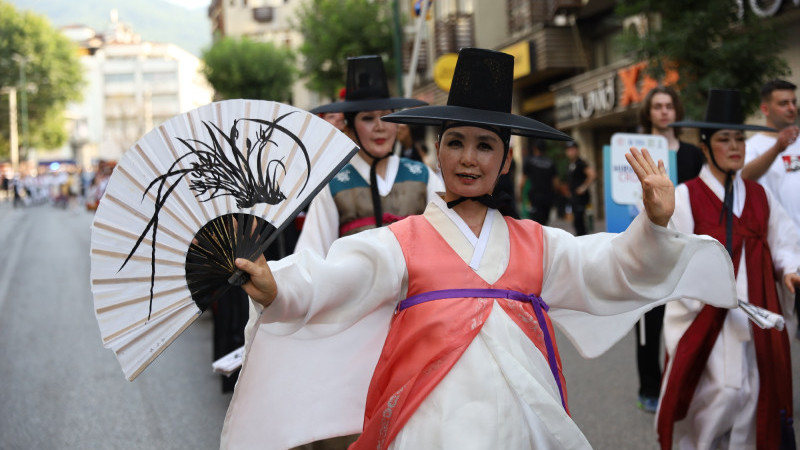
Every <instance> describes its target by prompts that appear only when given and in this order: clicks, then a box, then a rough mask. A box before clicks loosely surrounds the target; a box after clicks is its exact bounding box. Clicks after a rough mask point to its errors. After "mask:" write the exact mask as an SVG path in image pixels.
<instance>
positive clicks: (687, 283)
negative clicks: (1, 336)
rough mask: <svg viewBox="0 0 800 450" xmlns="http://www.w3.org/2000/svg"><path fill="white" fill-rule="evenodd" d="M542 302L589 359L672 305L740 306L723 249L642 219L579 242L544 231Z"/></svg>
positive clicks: (560, 232) (710, 241)
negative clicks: (644, 319)
mask: <svg viewBox="0 0 800 450" xmlns="http://www.w3.org/2000/svg"><path fill="white" fill-rule="evenodd" d="M542 298H543V299H544V301H545V302H546V303H547V304H548V305H549V306H550V307H551V310H550V317H551V318H552V319H553V321H554V322H555V323H556V324H557V325H558V326H559V327H560V328H561V330H562V331H563V332H564V333H565V334H566V335H567V337H569V339H570V340H571V341H572V343H573V344H574V345H575V347H576V348H577V349H578V351H579V352H580V353H581V354H582V355H583V356H584V357H590V358H591V357H596V356H599V355H600V354H602V353H603V352H605V351H606V350H608V349H609V348H610V347H611V346H612V345H614V344H615V343H616V342H617V341H619V339H621V338H622V337H623V336H624V335H625V334H627V333H628V331H630V329H631V327H632V326H633V325H634V324H635V323H636V321H637V320H638V319H639V317H641V315H642V314H644V313H645V312H647V311H648V310H650V309H651V308H653V307H654V306H657V305H659V304H663V303H665V302H667V301H672V300H677V299H680V298H690V299H696V300H699V301H702V302H704V303H708V304H712V305H715V306H719V307H724V308H734V307H736V306H737V304H736V287H735V280H734V276H733V265H732V264H731V262H730V258H728V254H727V252H726V251H725V248H724V247H723V246H722V245H721V244H720V243H719V242H718V241H716V240H714V239H712V238H710V237H707V236H696V235H689V234H684V233H680V232H677V231H674V230H669V229H667V228H664V227H660V226H657V225H654V224H652V223H651V222H650V221H649V219H648V218H647V216H646V215H645V214H640V215H639V216H637V217H636V218H635V219H634V221H633V222H632V223H631V225H630V226H629V227H628V229H627V230H626V231H625V232H623V233H620V234H619V235H610V234H607V233H598V234H592V235H587V236H581V237H578V238H576V237H574V236H572V235H570V234H569V233H567V232H565V231H563V230H557V229H553V228H547V227H545V250H544V284H543V286H542ZM612 315H614V316H612ZM603 316H612V317H603ZM601 330H602V331H601Z"/></svg>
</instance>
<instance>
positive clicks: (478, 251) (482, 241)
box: [433, 196, 499, 270]
mask: <svg viewBox="0 0 800 450" xmlns="http://www.w3.org/2000/svg"><path fill="white" fill-rule="evenodd" d="M433 204H435V205H436V206H438V207H439V209H441V210H442V212H444V213H445V215H446V216H447V217H448V218H449V219H450V220H451V221H452V222H453V223H454V224H455V225H456V227H458V229H459V231H461V233H462V234H463V235H464V237H465V238H466V239H467V241H468V242H469V243H470V245H472V248H473V249H474V250H473V252H472V259H471V260H470V262H469V266H470V267H471V268H472V270H478V267H480V264H481V260H482V259H483V255H484V253H486V244H487V243H488V242H489V234H491V232H492V224H494V218H495V215H496V214H495V213H497V210H495V209H492V208H489V209H488V210H487V211H486V218H485V219H484V220H483V226H482V227H481V233H480V236H475V233H473V232H472V230H471V229H470V227H469V225H467V223H466V222H465V221H464V219H462V218H461V216H460V215H458V213H457V212H455V211H453V210H452V209H451V208H448V207H447V204H446V203H445V201H444V199H443V198H441V197H439V196H435V197H434V199H433ZM498 214H499V213H498Z"/></svg>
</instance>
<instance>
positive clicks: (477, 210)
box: [222, 49, 736, 449]
mask: <svg viewBox="0 0 800 450" xmlns="http://www.w3.org/2000/svg"><path fill="white" fill-rule="evenodd" d="M512 82H513V57H512V56H510V55H507V54H504V53H499V52H495V51H490V50H483V49H462V50H461V51H460V53H459V57H458V62H457V64H456V68H455V73H454V78H453V83H452V88H451V91H450V95H449V98H448V102H447V105H445V106H427V107H421V108H414V109H410V110H407V111H404V112H398V113H394V114H390V115H389V116H386V117H385V118H384V119H385V120H387V121H396V122H403V123H411V124H423V125H434V126H438V127H440V136H439V139H438V142H437V144H436V149H437V153H438V155H437V158H438V163H439V165H440V167H441V171H442V175H443V178H444V185H445V189H444V193H443V195H442V196H441V197H436V198H434V199H433V201H432V202H431V203H430V204H428V206H427V208H426V209H425V212H424V213H423V214H422V215H419V216H411V217H408V218H406V219H404V220H401V221H399V222H396V223H394V224H392V225H390V226H388V227H384V228H379V229H373V230H367V231H364V232H361V233H358V234H355V235H352V236H348V237H344V238H341V239H339V240H337V241H336V242H335V243H334V244H333V245H332V246H331V248H330V250H329V251H328V253H327V257H325V258H323V257H321V256H320V255H319V254H317V253H315V252H311V251H301V252H298V253H295V254H294V255H292V256H290V257H287V258H285V259H283V260H280V261H272V262H269V263H267V262H266V261H265V260H264V259H263V258H261V259H259V260H257V261H256V262H250V261H246V260H237V266H238V267H239V268H241V269H242V270H244V271H246V272H248V273H249V274H250V276H251V279H250V281H249V282H248V283H246V284H245V285H244V286H243V287H244V288H245V290H246V291H247V293H248V294H249V295H250V297H251V299H252V300H253V301H254V302H256V303H257V304H258V305H259V309H261V311H260V314H259V319H258V323H257V325H256V328H255V331H254V334H253V337H252V343H251V345H250V347H249V348H248V352H249V353H248V356H247V359H246V360H245V365H244V367H243V369H242V374H241V375H240V379H239V384H238V385H237V388H236V391H235V393H234V397H233V399H232V401H231V405H230V407H229V410H228V415H227V417H226V422H225V426H224V429H223V434H222V447H223V448H251V447H261V448H285V447H290V446H293V445H300V444H302V443H304V442H309V441H312V440H316V439H321V438H325V437H330V436H338V435H344V434H351V433H362V434H361V437H360V438H359V440H358V441H357V442H356V443H355V444H353V446H351V448H354V449H361V448H394V449H419V448H425V449H437V448H467V449H472V448H474V449H490V448H591V447H590V444H589V442H588V441H587V440H586V438H585V437H584V436H583V434H582V433H581V431H580V430H579V429H578V427H577V425H576V424H575V423H574V422H573V421H572V420H571V418H570V416H569V407H568V396H567V389H566V385H565V383H564V376H563V374H562V372H561V362H560V358H559V354H558V346H557V344H556V342H555V336H554V332H553V323H555V324H558V325H559V326H560V328H561V329H562V330H563V331H564V332H565V333H566V334H567V335H568V336H569V337H570V339H571V340H572V341H573V342H574V344H575V345H576V346H577V347H578V349H579V350H580V351H581V353H582V354H583V355H585V356H590V357H591V356H597V355H599V354H601V353H602V352H603V351H605V350H606V349H608V348H609V347H610V346H611V345H613V344H614V343H615V342H616V341H618V340H619V339H620V338H621V337H623V336H624V335H625V333H626V332H627V330H629V329H630V326H632V325H633V323H635V322H636V320H638V318H639V317H640V316H641V314H643V313H644V312H645V311H646V310H648V309H649V308H651V307H653V306H655V305H657V304H661V303H664V302H667V301H670V300H675V299H677V298H681V297H688V298H694V299H699V300H702V301H704V302H707V303H709V304H713V305H715V306H718V307H734V306H736V299H735V286H734V278H733V268H732V265H731V264H730V260H729V258H728V255H727V253H726V252H725V249H724V248H723V247H722V246H721V245H720V244H719V243H718V242H717V241H716V240H714V239H711V238H708V237H703V236H692V235H686V234H682V233H677V232H675V231H670V230H668V229H667V228H665V226H666V225H667V223H668V221H669V219H670V216H671V215H672V211H673V208H674V187H673V185H672V183H671V182H670V181H669V178H668V176H667V174H666V171H665V169H664V165H663V163H662V162H659V163H658V164H656V163H655V162H654V161H653V160H652V159H651V158H650V156H649V154H648V152H647V151H646V150H642V151H641V152H640V151H639V150H637V149H631V153H630V154H629V155H627V158H628V160H629V162H630V163H631V165H632V166H633V168H634V171H635V172H636V174H637V176H638V177H639V179H640V180H641V183H642V189H643V193H644V206H645V211H644V212H643V213H642V214H640V216H639V217H637V218H636V219H635V220H634V221H633V223H632V224H631V226H630V227H629V229H628V230H626V231H625V232H624V233H621V234H619V235H615V234H607V233H597V234H592V235H587V236H583V237H575V236H573V235H571V234H570V233H568V232H566V231H563V230H560V229H556V228H549V227H543V226H541V225H539V224H537V223H536V222H533V221H529V220H514V219H511V218H509V217H504V216H502V215H501V214H500V213H499V212H498V211H497V210H496V209H495V208H493V204H494V202H495V201H496V200H497V199H496V198H494V197H493V196H492V195H491V193H492V192H493V191H494V187H495V185H496V183H497V179H498V177H499V176H500V175H501V174H502V173H504V172H507V171H508V169H509V165H510V160H511V156H512V155H511V149H510V136H511V135H512V134H513V135H525V136H530V137H534V138H543V139H557V140H569V139H570V138H569V136H567V135H565V134H563V133H561V132H559V131H557V130H554V129H552V128H550V127H547V126H545V125H543V124H541V123H539V122H537V121H535V120H532V119H529V118H526V117H522V116H517V115H514V114H511V112H510V111H511V95H512ZM551 320H552V322H551ZM364 323H366V324H368V325H370V326H369V327H364V326H362V327H361V328H360V329H361V335H360V336H358V337H348V338H347V339H342V338H341V336H342V334H343V333H342V331H344V330H349V329H350V327H352V326H353V325H354V324H364ZM344 334H346V333H344ZM275 339H279V340H280V339H284V340H290V341H291V340H294V341H298V342H300V341H309V340H310V341H314V340H316V341H330V342H334V343H336V344H338V346H339V348H338V351H337V352H336V354H335V355H331V354H330V353H331V350H332V347H329V346H326V347H325V348H324V350H318V348H317V347H315V346H313V345H302V346H301V348H303V350H304V352H303V353H299V352H295V351H294V350H295V348H294V347H292V346H291V345H286V346H285V347H282V348H278V349H276V348H275V347H274V346H273V345H272V343H273V341H274V340H275ZM331 360H337V361H341V360H346V361H347V362H348V363H349V366H347V368H346V369H345V370H331V369H330V368H331V367H336V365H335V364H332V362H331ZM306 391H311V392H306Z"/></svg>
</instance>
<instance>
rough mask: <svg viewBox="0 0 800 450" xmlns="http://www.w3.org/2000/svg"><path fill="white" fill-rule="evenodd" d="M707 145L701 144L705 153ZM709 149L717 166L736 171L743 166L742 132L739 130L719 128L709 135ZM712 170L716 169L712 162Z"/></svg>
mask: <svg viewBox="0 0 800 450" xmlns="http://www.w3.org/2000/svg"><path fill="white" fill-rule="evenodd" d="M708 151H709V150H708V147H706V146H705V144H704V145H703V152H704V153H707V152H708ZM711 151H712V152H713V153H714V160H715V161H716V162H717V165H719V167H720V168H721V169H722V170H723V171H725V172H727V171H730V170H733V171H738V170H740V169H741V168H742V167H744V133H743V132H742V131H740V130H719V131H717V132H715V133H714V134H712V135H711ZM706 159H709V158H708V154H706ZM709 161H710V159H709ZM709 166H710V167H711V169H712V170H714V171H718V170H719V169H717V168H716V167H714V165H713V164H709Z"/></svg>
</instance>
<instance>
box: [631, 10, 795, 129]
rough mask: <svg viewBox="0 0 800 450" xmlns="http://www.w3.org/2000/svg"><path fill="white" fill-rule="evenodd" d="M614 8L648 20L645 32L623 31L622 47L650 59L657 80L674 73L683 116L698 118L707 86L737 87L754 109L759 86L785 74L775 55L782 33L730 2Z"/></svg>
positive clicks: (747, 108) (748, 108)
mask: <svg viewBox="0 0 800 450" xmlns="http://www.w3.org/2000/svg"><path fill="white" fill-rule="evenodd" d="M616 12H617V14H618V15H619V16H622V17H628V16H631V15H636V14H642V15H643V16H644V17H647V18H648V23H649V25H650V26H649V30H648V31H647V32H646V34H644V35H643V36H639V35H638V34H636V33H635V32H628V33H626V34H625V35H624V37H623V40H622V42H623V47H624V48H626V49H627V50H628V51H632V52H633V53H634V54H635V56H636V58H637V59H640V60H646V61H648V62H649V63H650V67H651V71H652V73H651V75H653V76H654V78H656V79H660V77H661V76H662V75H663V74H664V68H665V66H666V67H668V66H670V65H671V66H672V67H674V68H675V69H676V70H677V71H678V75H679V76H680V79H679V81H678V87H679V88H680V90H681V98H682V100H683V101H684V103H685V104H686V112H687V117H691V118H695V119H702V117H703V114H704V110H705V104H706V98H707V93H708V89H710V88H734V89H739V90H740V91H741V92H742V98H743V101H744V103H745V104H744V105H743V106H744V109H745V111H744V112H745V114H749V113H752V112H753V111H755V109H756V108H757V107H758V104H759V90H760V88H761V85H762V84H763V83H764V82H766V81H767V80H769V79H771V78H775V77H779V76H782V75H785V74H786V73H787V72H788V66H787V64H786V62H785V61H783V60H782V59H781V58H780V57H779V56H778V54H779V53H780V51H781V50H782V48H783V43H784V42H785V39H786V36H785V35H783V34H782V33H780V32H779V31H778V30H777V29H775V27H774V22H773V21H772V20H768V19H762V18H759V17H757V16H756V15H755V14H753V13H752V12H751V11H750V10H749V9H748V8H744V9H742V10H740V9H739V8H738V7H737V2H735V1H733V0H707V1H705V2H700V3H698V2H696V1H694V0H620V1H619V4H618V6H617V11H616Z"/></svg>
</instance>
